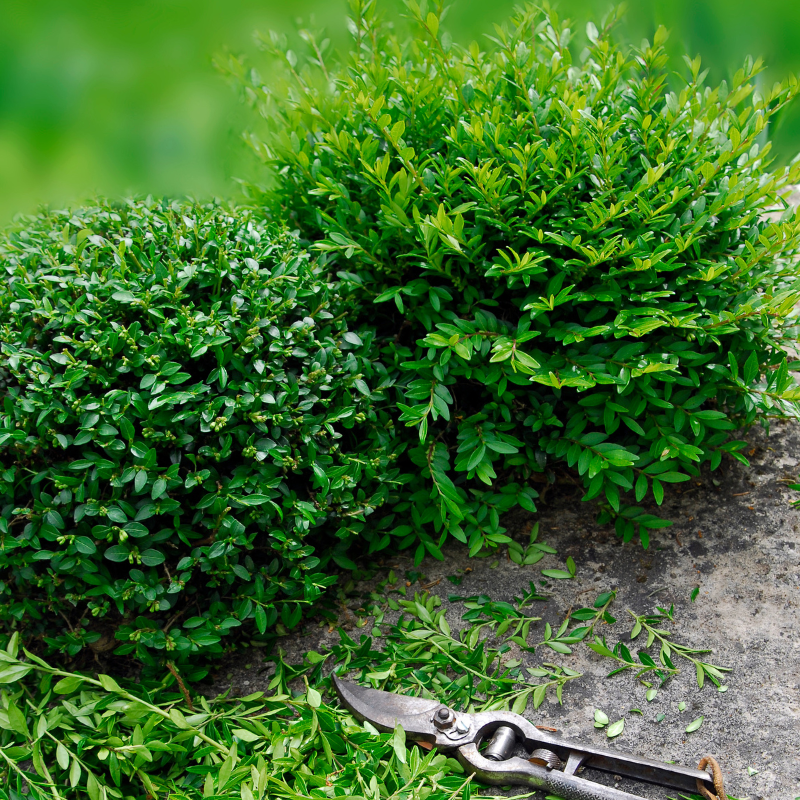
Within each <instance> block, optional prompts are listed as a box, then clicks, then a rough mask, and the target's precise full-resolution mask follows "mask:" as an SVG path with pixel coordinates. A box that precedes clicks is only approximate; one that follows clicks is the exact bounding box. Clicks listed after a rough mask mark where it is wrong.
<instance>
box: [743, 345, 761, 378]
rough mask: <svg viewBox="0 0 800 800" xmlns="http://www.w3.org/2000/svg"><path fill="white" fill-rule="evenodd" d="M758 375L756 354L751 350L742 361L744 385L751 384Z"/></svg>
mask: <svg viewBox="0 0 800 800" xmlns="http://www.w3.org/2000/svg"><path fill="white" fill-rule="evenodd" d="M757 377H758V356H757V355H756V351H755V350H753V351H752V352H751V353H750V355H749V356H748V357H747V361H745V362H744V371H743V378H744V383H745V385H746V386H751V385H752V384H753V383H754V382H755V380H756V378H757Z"/></svg>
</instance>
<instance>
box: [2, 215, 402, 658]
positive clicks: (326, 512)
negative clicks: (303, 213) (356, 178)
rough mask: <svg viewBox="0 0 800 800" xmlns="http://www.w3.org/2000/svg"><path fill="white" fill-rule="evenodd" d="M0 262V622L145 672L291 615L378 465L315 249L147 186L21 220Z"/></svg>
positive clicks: (378, 421) (385, 465) (378, 484)
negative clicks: (163, 199) (143, 196)
mask: <svg viewBox="0 0 800 800" xmlns="http://www.w3.org/2000/svg"><path fill="white" fill-rule="evenodd" d="M0 272H1V273H2V277H3V280H2V288H0V339H1V340H2V347H1V348H0V398H1V399H2V411H1V412H0V465H1V466H0V624H2V625H3V626H4V627H5V628H6V629H7V630H8V629H10V628H18V629H21V630H22V631H23V632H24V635H25V636H26V637H27V638H28V641H33V640H34V639H38V640H40V646H41V644H42V642H41V640H43V642H44V643H46V645H48V646H49V647H50V648H57V649H59V650H62V651H66V653H68V654H70V655H74V654H76V653H77V652H78V651H79V650H80V649H81V648H82V647H83V646H84V645H86V644H89V645H91V646H92V647H93V648H94V649H95V650H107V649H111V648H114V647H116V653H118V654H125V653H131V652H135V653H136V654H137V656H138V657H139V658H140V659H143V660H144V661H145V662H152V661H153V659H154V658H158V657H166V658H167V659H170V660H176V661H178V660H183V661H185V660H186V659H188V658H190V657H192V658H193V657H194V656H195V655H196V654H197V653H198V651H204V652H205V653H206V654H214V653H219V652H221V651H222V647H223V645H224V641H223V637H224V636H225V634H226V633H229V632H231V631H233V630H234V629H238V628H240V626H245V628H244V629H243V630H245V631H246V632H247V634H248V635H249V636H251V637H252V636H254V635H255V636H256V638H257V637H258V635H259V633H261V634H263V633H264V632H265V630H267V629H268V628H273V627H275V626H276V625H277V626H280V625H283V626H285V627H286V628H291V627H292V626H294V625H295V624H296V623H297V621H298V620H299V618H300V615H301V610H302V606H303V605H307V604H310V603H312V602H313V601H314V600H315V599H316V598H318V597H319V595H320V593H321V591H322V590H323V589H324V588H325V587H326V586H328V585H329V584H330V583H331V582H332V580H334V578H333V577H332V576H331V573H332V571H334V570H333V569H332V567H335V565H336V562H338V563H339V564H343V565H350V562H349V561H348V560H347V558H346V556H345V555H344V554H345V551H346V548H347V546H348V543H349V541H350V539H351V538H352V537H353V536H354V535H355V534H357V533H358V532H359V530H360V529H361V528H362V527H363V522H364V518H365V517H366V516H367V515H369V514H370V513H371V512H372V511H373V510H374V509H375V508H377V507H378V506H380V505H381V504H383V502H384V501H385V499H386V497H387V495H388V488H389V486H390V485H391V484H392V482H393V480H394V478H395V477H396V473H397V469H396V468H395V467H394V466H393V465H392V462H393V461H394V459H395V457H396V452H395V450H396V449H397V442H396V440H395V438H394V436H393V434H392V427H391V424H389V425H388V426H387V422H389V421H388V419H387V418H386V417H385V415H384V416H379V409H380V408H381V403H380V402H379V400H380V397H381V394H380V393H381V391H382V390H383V389H385V388H386V386H387V385H388V383H389V378H388V376H387V375H386V373H385V370H383V368H382V367H381V365H380V364H379V363H376V362H374V361H373V360H372V359H370V358H368V357H367V355H368V354H369V351H370V347H371V336H372V335H371V333H370V332H369V331H368V330H362V331H360V332H359V333H358V334H356V333H355V332H353V331H352V330H349V329H348V325H347V316H348V309H349V303H348V300H347V297H346V296H342V295H340V294H338V293H337V291H336V289H335V286H334V285H333V284H332V283H331V282H330V281H329V278H328V276H327V274H326V271H325V266H324V260H323V262H319V263H315V262H314V261H312V260H311V259H310V258H309V256H308V254H307V253H305V252H304V251H303V250H302V249H300V248H299V247H298V243H297V240H296V238H295V237H294V236H292V235H290V234H289V233H286V232H283V231H280V230H276V229H274V228H273V227H270V226H269V225H267V224H266V223H265V222H264V221H263V220H262V219H259V218H258V217H257V216H255V215H253V214H252V213H250V212H247V211H243V210H231V209H229V208H226V207H224V206H217V205H181V204H178V203H158V202H153V201H150V200H148V201H146V202H140V201H137V202H133V201H131V202H127V203H123V204H119V205H98V206H97V207H95V208H87V209H83V210H80V211H77V212H74V213H69V212H61V211H57V212H51V213H45V214H42V215H41V216H38V217H36V218H35V219H30V220H27V221H25V222H24V223H23V224H20V225H19V226H17V227H16V228H14V229H13V230H11V231H10V232H8V233H7V234H6V235H5V236H4V237H3V238H2V240H0ZM326 567H327V568H326ZM198 663H200V662H198ZM195 674H197V673H195Z"/></svg>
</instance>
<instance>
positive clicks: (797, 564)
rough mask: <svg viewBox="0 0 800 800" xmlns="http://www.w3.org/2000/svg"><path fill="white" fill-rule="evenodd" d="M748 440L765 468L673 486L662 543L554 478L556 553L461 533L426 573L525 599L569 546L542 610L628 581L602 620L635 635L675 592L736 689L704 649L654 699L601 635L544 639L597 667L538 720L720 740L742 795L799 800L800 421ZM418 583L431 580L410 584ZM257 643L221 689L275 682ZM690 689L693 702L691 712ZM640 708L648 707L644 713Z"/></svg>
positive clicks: (578, 730) (570, 727) (685, 626)
mask: <svg viewBox="0 0 800 800" xmlns="http://www.w3.org/2000/svg"><path fill="white" fill-rule="evenodd" d="M748 441H749V442H750V443H751V447H750V448H748V450H747V451H746V453H747V454H748V456H749V458H750V461H751V466H750V468H745V467H743V466H741V465H740V464H738V463H736V462H726V463H723V466H722V468H721V469H720V470H718V471H717V472H715V473H704V474H703V475H702V478H701V479H700V480H697V481H692V482H691V484H687V483H684V484H678V485H673V486H671V487H669V488H668V491H667V496H666V499H665V501H664V505H663V506H662V509H661V511H660V515H661V516H663V517H666V518H668V519H671V520H673V521H674V523H675V524H674V525H673V526H672V527H671V528H666V529H662V530H658V531H653V536H652V541H651V546H650V549H649V550H647V551H644V550H643V549H642V548H641V546H640V545H639V544H638V543H637V542H631V543H629V544H622V543H621V541H620V540H619V539H617V537H616V536H615V534H614V532H613V529H611V528H608V527H601V526H598V525H597V524H596V523H595V522H594V513H595V508H594V507H593V505H592V504H591V503H581V502H579V494H578V493H577V492H575V490H573V489H570V488H569V487H566V488H564V489H561V488H559V489H558V493H556V490H553V491H552V492H551V494H550V496H549V497H548V501H549V502H548V504H547V505H543V506H541V508H540V513H539V514H538V515H537V516H536V519H538V521H539V523H540V529H541V533H540V537H539V541H546V542H548V543H549V544H551V545H553V546H554V547H556V548H557V549H558V555H557V556H548V557H546V558H545V559H544V560H543V561H541V562H539V563H538V564H537V565H535V566H529V567H520V566H517V565H515V564H514V563H512V562H510V561H509V560H508V559H507V558H506V556H505V553H504V552H501V553H500V560H499V564H498V565H497V566H496V567H494V568H492V565H493V562H494V561H495V559H496V556H495V557H491V558H486V559H468V558H467V557H466V553H465V550H464V549H463V548H461V547H451V548H449V549H448V550H447V552H446V561H445V562H444V563H441V562H437V561H435V560H433V559H429V560H427V561H425V562H424V563H423V565H422V567H421V568H420V569H421V571H422V572H423V573H424V577H423V578H421V579H420V580H419V583H430V582H432V581H436V580H437V579H440V578H445V577H446V576H447V575H452V574H454V573H459V572H461V571H462V570H463V569H464V568H466V567H471V569H472V571H471V572H469V573H467V574H465V576H464V580H463V583H462V584H461V585H460V586H459V587H457V589H456V588H455V587H453V586H452V585H451V584H450V582H448V581H447V580H442V581H441V583H439V584H437V585H436V586H434V587H432V589H431V591H434V592H438V593H439V594H440V595H441V596H442V598H443V600H444V601H445V602H446V598H447V595H448V594H450V593H452V592H454V591H455V592H457V593H458V594H461V595H475V594H481V593H485V594H488V595H490V596H491V597H492V599H495V600H510V599H511V598H512V597H513V596H514V595H517V594H519V593H520V592H521V591H522V590H523V589H525V588H527V586H528V583H529V581H531V580H533V579H535V580H538V579H540V577H541V576H540V570H541V569H542V568H546V567H563V564H564V559H565V558H566V557H567V556H568V555H571V556H572V557H573V558H574V559H575V561H576V563H577V567H578V571H577V576H576V578H575V580H571V581H553V582H551V583H550V586H549V588H548V589H546V590H545V591H547V592H549V593H550V594H551V598H550V600H549V601H548V602H547V603H546V604H545V603H538V604H536V605H535V606H534V608H535V611H533V612H530V613H535V614H537V615H540V616H542V617H543V618H544V620H546V621H549V622H551V624H554V626H555V625H557V623H558V622H560V621H561V619H563V616H564V614H565V613H566V612H567V610H568V609H569V608H570V607H580V606H581V605H584V604H586V603H587V601H589V600H591V599H593V598H594V597H596V595H597V594H598V593H600V592H602V591H605V590H609V589H617V590H618V592H619V593H618V596H617V600H616V602H615V604H614V607H613V608H612V612H613V613H614V616H616V617H617V623H616V624H615V625H613V626H601V627H600V632H601V633H603V634H604V635H605V636H606V637H607V639H608V641H609V642H610V643H613V642H616V641H618V640H619V639H622V638H625V639H627V634H628V633H629V631H630V628H631V624H630V622H629V621H628V620H629V615H628V614H627V613H626V611H625V609H626V608H631V609H633V610H634V611H636V612H637V613H644V612H647V611H650V610H652V609H653V608H654V606H655V605H656V604H659V605H667V606H668V605H669V604H670V603H674V605H675V620H676V623H675V625H674V626H672V627H673V628H674V631H675V633H674V638H675V639H676V640H678V641H680V642H683V643H686V644H689V645H691V646H696V647H708V648H711V649H713V654H711V655H709V656H708V659H709V660H710V661H711V662H712V663H715V664H718V665H722V666H729V667H732V668H733V671H732V672H731V673H730V675H729V678H728V679H727V681H726V683H727V686H728V687H729V688H728V691H727V692H726V693H724V694H722V693H719V692H717V690H716V688H715V687H714V685H713V684H710V683H709V682H706V685H705V687H704V688H703V689H702V690H699V689H698V688H697V684H696V682H695V675H694V670H693V669H691V665H688V666H689V667H690V669H686V667H685V665H681V664H676V666H679V667H681V673H680V674H679V675H678V676H676V677H675V678H673V679H672V680H671V681H670V682H669V683H668V684H667V685H666V686H665V687H664V688H662V689H660V690H659V692H658V696H657V697H656V698H655V699H654V700H653V701H652V702H649V703H648V702H646V700H645V688H644V687H643V686H641V684H639V683H638V682H636V681H635V680H634V678H633V676H632V675H630V674H623V675H619V676H616V677H613V678H606V677H605V675H606V673H607V672H608V671H609V670H610V669H611V666H610V664H611V662H610V661H609V660H608V659H604V658H601V657H600V656H598V655H596V654H595V653H593V652H592V651H590V650H589V649H588V648H586V647H583V646H577V647H576V648H575V653H574V654H573V655H572V656H567V655H564V656H560V655H557V654H555V653H552V652H551V651H544V650H543V649H542V648H540V650H539V651H538V652H537V653H536V654H535V655H529V654H525V661H526V665H528V666H532V665H534V664H536V663H539V662H540V661H541V660H547V661H553V662H557V663H561V664H564V665H565V666H569V667H571V668H573V669H576V670H578V671H581V672H582V673H584V676H583V678H581V679H579V680H576V681H573V682H572V683H570V684H568V685H567V687H565V691H564V704H563V706H561V707H560V706H559V705H558V704H557V702H556V701H555V698H554V697H550V696H549V695H548V699H547V701H546V702H545V703H544V705H543V706H542V707H541V708H540V709H539V710H538V712H535V713H534V714H533V715H532V719H533V721H534V722H535V723H536V724H549V725H553V726H555V727H557V728H558V729H559V730H560V731H562V732H563V734H564V735H565V736H568V737H570V738H574V739H576V740H578V741H583V742H593V743H595V744H596V745H600V746H609V747H612V748H619V749H620V750H627V751H630V752H635V753H638V754H641V755H646V756H649V757H651V758H655V759H659V760H664V761H667V760H673V761H677V762H679V763H683V764H687V765H692V766H694V765H695V764H696V763H697V761H698V760H699V758H700V757H701V756H702V755H704V754H706V753H710V754H712V755H714V756H715V757H716V758H717V759H718V760H719V762H720V764H721V765H722V767H723V770H724V773H725V776H726V786H727V789H728V792H729V793H730V794H731V795H732V796H733V797H736V798H749V799H750V800H756V799H757V798H759V799H760V798H768V800H786V799H787V798H788V800H792V799H793V798H798V797H800V626H798V622H797V617H798V614H799V613H800V533H798V531H800V511H798V510H796V509H794V508H793V507H792V506H791V505H790V500H791V499H796V498H797V497H800V495H798V493H796V492H793V491H791V490H789V489H788V484H789V483H792V482H794V480H795V479H797V476H798V470H799V469H800V467H798V462H800V426H796V425H794V424H788V423H782V424H779V425H776V426H774V427H773V429H772V433H771V435H770V436H769V437H766V436H765V434H764V433H763V432H762V431H761V430H754V431H752V432H751V433H750V435H749V437H748ZM653 510H655V509H653ZM532 519H533V518H532V517H531V516H530V515H524V514H523V515H517V516H515V517H513V518H512V519H510V520H508V521H507V523H506V524H507V525H508V529H509V533H511V534H512V535H514V536H515V537H516V538H518V539H519V540H520V541H526V539H527V537H526V531H527V530H529V529H530V524H531V520H532ZM389 566H394V567H395V572H396V573H398V574H402V573H403V570H407V569H413V566H412V564H411V559H410V558H409V557H400V558H395V559H392V560H391V562H387V564H386V567H385V570H386V571H388V568H389ZM384 574H385V573H384ZM379 577H380V575H379V576H378V578H379ZM695 586H699V587H700V591H699V595H698V597H697V599H696V601H695V602H694V603H692V602H690V593H691V591H692V589H693V588H694V587H695ZM416 588H418V585H417V584H415V585H414V586H412V587H411V588H410V589H409V592H412V591H413V590H414V589H416ZM368 589H369V586H368V585H363V586H358V587H356V590H355V592H354V593H353V595H352V598H351V600H350V601H348V606H349V607H350V609H351V611H345V610H344V609H343V610H342V620H343V622H344V624H345V626H350V625H352V619H353V617H352V610H355V609H357V608H358V607H359V606H360V605H361V602H362V601H361V599H360V598H361V596H363V594H364V593H365V592H366V591H367V590H368ZM461 613H462V612H461V606H460V604H451V608H450V610H449V611H448V619H449V621H450V623H451V625H452V626H453V627H454V629H455V628H457V627H458V626H459V625H460V624H461V623H460V616H461ZM387 618H388V617H387ZM543 625H544V622H542V623H539V624H538V627H536V628H533V629H532V632H531V637H530V640H531V641H536V639H534V630H536V631H538V630H540V628H542V627H543ZM371 627H372V626H371V625H367V626H366V627H365V628H363V630H361V631H359V630H353V631H351V635H357V634H359V633H362V632H363V633H366V632H368V631H369V630H370V629H371ZM336 640H338V636H337V634H335V633H330V632H329V631H328V626H327V625H325V626H321V627H318V626H316V625H314V624H313V623H312V624H310V625H309V628H308V630H307V632H306V633H304V634H303V635H302V636H292V637H287V638H286V639H284V640H281V646H282V647H283V648H284V649H285V650H287V652H288V653H289V656H290V660H292V659H294V660H297V661H299V660H300V656H301V654H302V652H304V651H305V650H308V649H321V648H324V647H325V644H326V642H333V641H336ZM379 641H380V640H378V646H379ZM632 649H634V648H632ZM251 653H252V657H250V658H249V659H248V660H250V661H251V662H252V663H251V665H250V668H249V669H248V668H246V667H244V666H233V667H228V668H223V670H221V671H220V673H219V674H218V676H217V682H216V685H215V689H220V690H221V689H225V688H228V687H229V686H232V687H233V691H234V693H241V694H247V693H250V692H253V691H255V690H257V689H263V688H266V683H267V681H268V676H269V673H270V672H271V669H270V668H269V665H268V664H262V663H261V662H260V659H259V657H258V656H257V655H256V652H253V651H251ZM241 662H242V659H239V662H238V663H239V664H241ZM679 702H685V703H686V709H685V711H684V712H682V713H681V712H679V710H678V703H679ZM595 708H600V709H602V710H603V711H604V712H605V713H606V714H607V715H608V716H609V718H610V719H611V720H612V721H614V720H616V719H619V718H620V717H623V716H624V717H625V732H624V733H623V734H622V736H620V737H619V738H617V739H615V740H613V741H609V740H608V739H607V737H606V735H605V732H604V731H602V730H596V729H595V728H594V727H593V713H594V709H595ZM632 708H639V709H641V710H642V712H643V714H642V715H641V716H640V715H638V714H636V713H629V710H630V709H632ZM661 713H663V714H665V715H666V716H665V718H664V719H663V721H662V722H660V723H659V722H657V721H656V718H657V715H659V714H661ZM700 715H704V716H705V722H704V724H703V725H702V727H701V728H700V729H699V730H698V731H696V732H694V733H690V734H687V733H685V732H684V729H685V727H686V725H687V724H688V723H689V722H691V721H692V720H694V719H695V718H696V717H699V716H700ZM748 767H749V768H750V770H751V771H754V773H753V774H749V773H748ZM611 780H612V781H613V778H611ZM635 786H637V787H641V788H637V789H636V790H635V791H638V792H639V793H641V794H642V795H643V796H644V797H648V798H651V797H652V798H656V797H659V798H664V797H666V796H670V793H669V792H665V791H664V790H661V789H655V788H652V787H647V788H645V787H644V786H643V785H642V784H635ZM633 787H634V785H633V784H628V783H626V782H623V783H622V784H621V785H620V788H622V789H625V790H627V791H632V790H633ZM672 796H677V793H674V792H673V793H672ZM538 797H541V795H537V798H538Z"/></svg>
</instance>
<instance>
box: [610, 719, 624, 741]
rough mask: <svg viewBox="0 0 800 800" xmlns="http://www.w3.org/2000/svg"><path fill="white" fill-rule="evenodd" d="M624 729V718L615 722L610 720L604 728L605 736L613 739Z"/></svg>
mask: <svg viewBox="0 0 800 800" xmlns="http://www.w3.org/2000/svg"><path fill="white" fill-rule="evenodd" d="M624 730H625V719H624V718H623V719H618V720H617V721H616V722H612V723H611V724H610V725H609V726H608V727H607V728H606V736H608V738H609V739H613V738H615V737H617V736H619V735H620V734H621V733H622V732H623V731H624Z"/></svg>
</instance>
